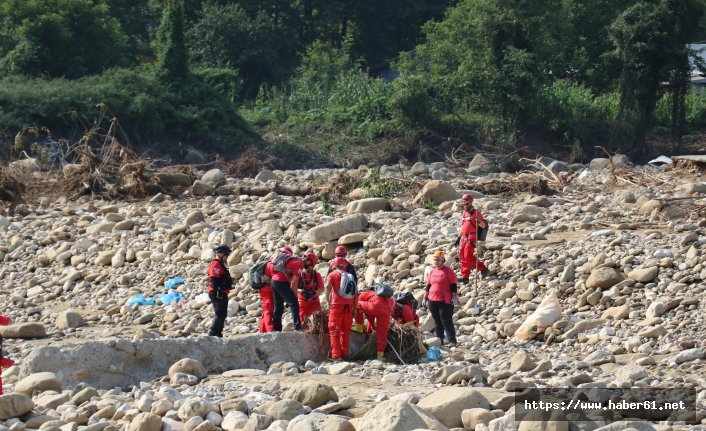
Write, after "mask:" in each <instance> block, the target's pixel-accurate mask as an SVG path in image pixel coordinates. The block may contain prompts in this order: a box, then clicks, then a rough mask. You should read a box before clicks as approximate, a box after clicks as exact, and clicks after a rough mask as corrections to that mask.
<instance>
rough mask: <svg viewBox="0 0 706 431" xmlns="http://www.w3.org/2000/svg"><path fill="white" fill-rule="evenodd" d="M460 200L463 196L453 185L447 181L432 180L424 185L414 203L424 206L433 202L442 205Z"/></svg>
mask: <svg viewBox="0 0 706 431" xmlns="http://www.w3.org/2000/svg"><path fill="white" fill-rule="evenodd" d="M460 198H461V195H460V194H459V192H458V191H456V189H454V188H453V186H452V185H451V184H449V183H447V182H445V181H440V180H432V181H429V182H427V183H426V184H424V187H423V188H422V190H421V191H420V192H419V193H418V194H417V196H416V197H415V198H414V203H415V204H422V203H425V202H433V203H435V204H441V203H444V202H447V201H454V200H456V199H460Z"/></svg>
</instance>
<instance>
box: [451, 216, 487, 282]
mask: <svg viewBox="0 0 706 431" xmlns="http://www.w3.org/2000/svg"><path fill="white" fill-rule="evenodd" d="M481 221H483V222H484V221H485V219H484V218H483V214H481V213H480V211H478V210H477V209H475V208H474V209H472V210H471V212H470V213H469V212H468V211H466V210H463V216H462V217H461V246H460V248H459V249H458V260H459V261H460V262H461V277H463V278H469V277H470V275H471V270H472V269H476V265H477V267H478V268H477V269H478V271H485V270H486V269H488V268H486V266H485V263H483V262H481V261H480V260H479V259H477V258H476V246H475V243H476V234H477V230H478V226H477V225H478V223H479V222H481Z"/></svg>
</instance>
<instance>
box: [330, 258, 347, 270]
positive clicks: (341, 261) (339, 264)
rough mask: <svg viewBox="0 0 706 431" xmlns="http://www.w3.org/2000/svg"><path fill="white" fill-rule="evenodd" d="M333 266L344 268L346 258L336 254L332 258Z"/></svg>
mask: <svg viewBox="0 0 706 431" xmlns="http://www.w3.org/2000/svg"><path fill="white" fill-rule="evenodd" d="M333 266H334V268H344V267H345V266H346V259H344V258H343V257H341V256H338V257H337V258H335V259H334V260H333Z"/></svg>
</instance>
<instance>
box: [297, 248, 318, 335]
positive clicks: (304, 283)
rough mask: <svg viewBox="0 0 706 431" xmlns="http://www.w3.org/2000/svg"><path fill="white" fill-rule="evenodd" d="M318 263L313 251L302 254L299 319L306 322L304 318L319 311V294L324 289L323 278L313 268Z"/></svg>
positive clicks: (298, 297) (298, 296)
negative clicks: (302, 267) (302, 266)
mask: <svg viewBox="0 0 706 431" xmlns="http://www.w3.org/2000/svg"><path fill="white" fill-rule="evenodd" d="M317 263H319V259H318V258H317V257H316V255H315V254H314V253H306V254H304V269H303V270H302V272H301V277H300V281H299V293H298V294H297V299H298V300H299V320H300V321H301V322H302V324H303V323H304V322H306V319H307V318H308V317H309V316H311V315H312V314H314V313H316V312H317V311H321V302H320V301H319V294H320V293H321V292H322V291H323V290H324V280H323V278H322V277H321V274H319V272H318V271H317V270H315V269H314V266H316V264H317Z"/></svg>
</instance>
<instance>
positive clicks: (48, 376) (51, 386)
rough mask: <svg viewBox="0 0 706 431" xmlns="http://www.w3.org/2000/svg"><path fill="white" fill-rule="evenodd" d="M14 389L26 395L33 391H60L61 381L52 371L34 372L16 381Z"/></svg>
mask: <svg viewBox="0 0 706 431" xmlns="http://www.w3.org/2000/svg"><path fill="white" fill-rule="evenodd" d="M15 391H16V392H19V393H21V394H24V395H27V396H31V395H32V393H33V392H34V391H37V392H44V391H56V392H61V383H59V378H58V377H57V376H56V374H54V373H51V372H42V373H35V374H32V375H29V376H27V377H25V378H24V379H22V380H20V381H19V382H17V384H16V385H15Z"/></svg>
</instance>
